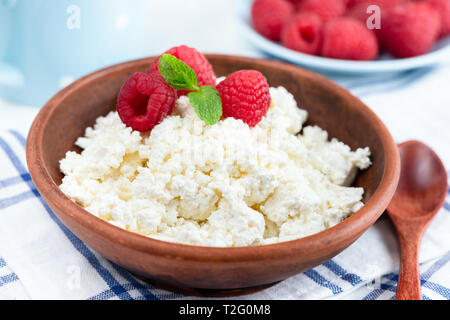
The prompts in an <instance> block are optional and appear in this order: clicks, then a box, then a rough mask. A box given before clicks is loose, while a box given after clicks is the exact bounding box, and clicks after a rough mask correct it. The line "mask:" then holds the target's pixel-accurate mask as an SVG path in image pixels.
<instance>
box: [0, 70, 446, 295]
mask: <svg viewBox="0 0 450 320" xmlns="http://www.w3.org/2000/svg"><path fill="white" fill-rule="evenodd" d="M336 80H337V81H338V82H340V83H341V84H342V85H343V86H345V87H347V88H349V89H350V90H351V91H352V92H353V93H355V94H356V95H358V96H360V97H361V98H362V99H363V101H365V102H366V103H367V104H368V105H369V106H370V107H371V108H372V109H373V110H374V111H375V112H376V113H377V114H378V115H379V116H380V117H381V118H382V120H383V121H384V122H385V123H386V125H387V126H388V128H389V129H390V131H391V133H392V134H393V136H394V139H395V140H396V141H397V142H401V141H403V140H406V139H418V140H421V141H423V142H425V143H427V144H429V145H430V146H432V147H433V148H434V150H435V151H436V152H437V153H438V154H439V155H440V156H441V157H442V159H443V161H444V164H446V166H447V168H450V134H449V130H448V125H449V123H450V112H449V110H448V108H449V107H450V93H449V92H445V91H443V90H445V89H444V88H443V84H445V83H447V84H448V83H449V82H450V67H448V66H441V67H436V68H432V69H421V70H416V71H409V72H406V73H403V74H399V75H394V76H382V77H380V78H375V79H366V80H351V79H350V80H349V79H342V78H336ZM0 111H1V112H3V113H5V112H6V113H7V114H10V116H9V120H8V122H2V121H1V119H0V125H1V127H0V128H1V129H2V130H3V131H1V132H0V257H1V258H0V298H2V299H30V298H31V299H195V298H196V297H190V296H184V295H180V294H175V293H171V292H168V291H165V290H161V289H158V288H155V287H153V286H151V285H149V284H147V283H144V282H142V281H140V280H138V279H136V278H135V277H133V276H132V275H131V274H130V273H128V272H127V271H126V270H124V269H122V268H120V267H119V266H117V265H115V264H113V263H111V262H109V261H107V260H106V259H104V258H102V257H101V256H100V255H99V254H97V253H96V252H94V251H93V250H91V249H90V248H88V247H87V246H86V245H85V244H84V243H83V242H82V241H80V240H79V239H78V238H77V237H76V236H74V235H73V234H72V233H71V232H70V230H68V229H67V228H66V227H65V226H64V225H63V224H62V223H61V222H60V221H59V220H58V219H57V218H56V217H55V215H54V214H53V213H52V211H51V210H50V209H49V207H48V206H47V205H46V204H45V202H44V201H43V199H42V198H41V197H40V196H39V193H38V192H37V190H36V189H35V187H34V184H33V182H32V181H31V178H30V176H29V173H28V171H27V168H26V164H25V149H24V147H25V136H26V133H27V131H28V128H29V125H30V122H29V119H31V118H32V116H33V115H34V114H35V113H36V109H29V108H25V107H20V108H19V107H11V106H7V103H5V102H0ZM10 112H12V113H10ZM24 119H26V120H24ZM8 124H9V125H8ZM12 126H13V128H11V129H8V128H9V127H12ZM355 134H357V133H355ZM449 229H450V204H449V197H448V198H447V201H446V203H445V205H444V208H443V209H442V210H441V211H440V212H439V213H438V214H437V216H436V218H435V219H434V220H433V221H432V223H431V225H430V227H429V228H428V229H427V231H426V233H425V235H424V237H423V240H422V246H421V249H420V261H421V272H422V274H421V277H422V291H423V297H424V299H450V289H449V288H450V272H449V271H450V270H449V269H450V264H449V263H448V262H449V259H450V253H449V252H450V233H449V232H448V230H449ZM398 266H399V248H398V244H397V240H396V235H395V232H394V229H393V226H392V224H391V223H390V221H389V219H388V218H387V217H385V216H384V217H382V218H381V219H380V220H379V221H378V222H377V223H376V224H375V225H374V226H373V227H372V228H370V229H369V230H368V231H367V232H366V233H365V234H363V235H362V236H361V238H359V239H358V240H357V241H356V242H355V243H354V244H353V245H351V246H350V247H349V248H348V249H346V250H345V251H343V252H342V253H341V254H339V255H338V256H336V257H334V258H333V259H331V260H330V261H328V262H326V263H324V264H322V265H320V266H318V267H316V268H314V269H312V270H309V271H307V272H304V273H302V274H299V275H297V276H294V277H291V278H289V279H287V280H285V281H282V282H280V283H278V284H276V285H274V286H272V287H270V288H267V289H265V290H263V291H260V292H257V293H254V294H250V295H244V296H241V297H238V298H242V299H322V298H330V299H336V298H337V299H339V298H341V299H392V298H393V297H394V296H395V287H396V281H397V278H398Z"/></svg>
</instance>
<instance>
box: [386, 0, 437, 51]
mask: <svg viewBox="0 0 450 320" xmlns="http://www.w3.org/2000/svg"><path fill="white" fill-rule="evenodd" d="M440 29H441V25H440V17H439V13H438V12H437V11H436V10H435V9H433V8H431V6H429V5H428V4H426V3H424V2H407V3H405V4H401V5H398V6H396V7H394V8H393V9H391V10H389V11H388V12H387V14H386V15H383V16H382V19H381V29H380V32H379V33H380V39H381V42H382V45H383V47H385V48H386V49H387V50H388V51H389V53H391V54H392V55H393V56H394V57H396V58H408V57H414V56H418V55H421V54H424V53H427V52H428V51H430V49H431V47H432V46H433V44H434V43H435V41H436V39H437V37H438V35H439V32H440Z"/></svg>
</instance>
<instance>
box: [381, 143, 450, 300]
mask: <svg viewBox="0 0 450 320" xmlns="http://www.w3.org/2000/svg"><path fill="white" fill-rule="evenodd" d="M399 151H400V158H401V173H400V181H399V184H398V187H397V190H396V192H395V194H394V197H393V198H392V201H391V203H390V204H389V206H388V208H387V212H388V214H389V216H390V218H391V219H392V221H393V222H394V225H395V227H396V229H397V232H398V236H399V240H400V248H401V267H400V275H399V281H398V286H397V300H420V299H421V293H420V277H419V264H418V251H419V245H420V240H421V238H422V234H423V232H424V231H425V229H426V227H427V226H428V224H429V223H430V221H431V220H432V219H433V217H434V215H435V214H436V213H437V212H438V211H439V209H440V208H441V207H442V205H443V204H444V200H445V197H446V195H447V189H448V186H447V173H446V170H445V168H444V165H443V164H442V162H441V160H440V159H439V157H438V156H437V155H436V153H434V151H433V150H431V149H430V148H429V147H428V146H426V145H425V144H423V143H421V142H419V141H407V142H404V143H402V144H400V145H399Z"/></svg>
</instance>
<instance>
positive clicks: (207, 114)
mask: <svg viewBox="0 0 450 320" xmlns="http://www.w3.org/2000/svg"><path fill="white" fill-rule="evenodd" d="M188 98H189V101H190V102H191V104H192V106H193V107H194V110H195V113H197V116H198V117H199V118H200V119H202V120H203V121H205V122H206V123H207V124H210V125H213V124H215V123H217V122H218V121H219V120H220V117H222V99H221V98H220V95H219V92H218V91H217V89H216V88H214V87H212V86H202V87H200V89H199V90H198V91H196V92H190V93H188Z"/></svg>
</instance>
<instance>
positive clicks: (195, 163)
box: [60, 87, 371, 247]
mask: <svg viewBox="0 0 450 320" xmlns="http://www.w3.org/2000/svg"><path fill="white" fill-rule="evenodd" d="M270 95H271V98H272V104H271V108H270V110H269V111H268V113H267V115H266V117H265V118H264V119H263V120H262V121H261V122H260V123H259V124H258V125H257V126H256V127H254V128H250V127H249V126H248V125H246V124H245V123H244V122H242V121H241V120H236V119H233V118H227V119H224V120H220V121H219V122H218V123H217V124H215V125H207V124H205V123H204V122H203V121H202V120H200V119H199V118H198V117H197V115H196V114H195V112H194V111H193V108H192V107H191V105H190V103H189V100H188V98H187V97H185V96H182V97H180V98H179V99H178V101H177V103H176V106H175V111H174V113H173V115H171V116H168V117H167V118H165V119H164V120H163V121H162V122H161V123H160V124H159V125H157V126H156V127H155V128H154V129H153V130H152V131H151V134H150V135H149V136H145V135H142V134H141V133H139V132H137V131H133V130H132V129H131V128H129V127H126V126H125V124H123V123H122V121H121V120H120V118H119V116H118V114H117V113H116V112H111V113H109V114H108V115H107V116H105V117H99V118H98V119H97V121H96V124H95V125H94V127H93V128H87V129H86V133H85V136H84V137H80V138H79V139H78V140H77V141H76V145H78V146H79V147H80V148H81V149H83V151H82V152H81V153H76V152H73V151H69V152H67V154H66V157H65V158H64V159H62V160H61V162H60V168H61V171H62V172H63V173H64V175H65V177H64V178H63V181H62V184H61V186H60V188H61V190H62V191H63V192H64V193H65V194H66V195H67V196H68V197H70V198H71V199H72V200H74V201H76V202H77V203H78V204H80V205H81V206H83V207H84V208H85V209H86V210H87V211H89V212H91V213H92V214H94V215H96V216H97V217H100V218H101V219H104V220H106V221H108V222H110V223H112V224H114V225H116V226H118V227H121V228H124V229H127V230H129V231H133V232H137V233H140V234H143V235H145V236H148V237H151V238H156V239H160V240H165V241H171V242H180V243H185V244H192V245H203V246H220V247H228V246H250V245H260V244H268V243H275V242H281V241H287V240H292V239H296V238H301V237H305V236H308V235H311V234H314V233H317V232H320V231H322V230H325V229H327V228H330V227H332V226H334V225H336V224H337V223H339V222H341V221H343V220H344V219H345V218H347V217H348V216H350V215H351V214H353V213H354V212H356V211H357V210H359V209H360V208H361V207H362V206H363V203H362V202H361V199H362V196H363V193H364V190H363V189H362V188H354V187H349V185H351V183H352V180H353V179H354V176H355V174H356V172H357V170H358V169H365V168H367V167H369V166H370V164H371V162H370V159H369V157H370V151H369V148H360V149H357V150H356V151H352V150H351V149H350V147H348V146H347V145H345V144H344V143H342V142H339V141H338V140H336V139H331V140H330V141H329V140H328V134H327V132H326V131H324V130H322V129H320V128H319V127H317V126H308V127H304V128H303V130H302V125H303V123H304V122H305V121H306V119H307V112H306V111H304V110H301V109H299V108H298V107H297V103H296V101H295V100H294V98H293V96H292V95H291V94H290V93H289V92H288V91H287V90H286V89H285V88H283V87H278V88H271V89H270ZM300 131H301V133H299V132H300Z"/></svg>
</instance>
